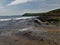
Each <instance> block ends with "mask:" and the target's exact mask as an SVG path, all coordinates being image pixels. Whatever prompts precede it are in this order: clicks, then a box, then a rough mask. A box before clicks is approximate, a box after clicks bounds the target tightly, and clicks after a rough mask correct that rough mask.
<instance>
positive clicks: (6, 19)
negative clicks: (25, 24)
mask: <svg viewBox="0 0 60 45" xmlns="http://www.w3.org/2000/svg"><path fill="white" fill-rule="evenodd" d="M29 18H34V17H20V18H8V19H0V21H9V20H20V19H29Z"/></svg>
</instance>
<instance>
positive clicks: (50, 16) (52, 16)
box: [23, 9, 60, 26]
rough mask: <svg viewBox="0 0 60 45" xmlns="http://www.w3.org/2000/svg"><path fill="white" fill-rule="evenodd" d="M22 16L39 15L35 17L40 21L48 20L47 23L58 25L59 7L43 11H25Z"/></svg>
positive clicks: (59, 19) (59, 18)
mask: <svg viewBox="0 0 60 45" xmlns="http://www.w3.org/2000/svg"><path fill="white" fill-rule="evenodd" d="M23 16H39V17H37V18H38V19H40V20H41V21H42V22H48V24H53V25H57V26H58V25H60V9H55V10H52V11H48V12H44V13H25V14H24V15H23Z"/></svg>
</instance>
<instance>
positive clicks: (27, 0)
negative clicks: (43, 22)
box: [0, 0, 60, 16]
mask: <svg viewBox="0 0 60 45" xmlns="http://www.w3.org/2000/svg"><path fill="white" fill-rule="evenodd" d="M57 8H60V0H0V16H1V15H2V16H5V15H21V14H24V13H29V12H30V13H39V12H46V11H50V10H52V9H57Z"/></svg>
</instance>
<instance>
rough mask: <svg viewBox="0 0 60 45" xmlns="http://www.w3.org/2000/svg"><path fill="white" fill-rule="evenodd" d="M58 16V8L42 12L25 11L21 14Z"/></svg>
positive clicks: (59, 11) (59, 14)
mask: <svg viewBox="0 0 60 45" xmlns="http://www.w3.org/2000/svg"><path fill="white" fill-rule="evenodd" d="M42 15H43V16H60V9H55V10H52V11H49V12H44V13H25V14H24V15H23V16H42Z"/></svg>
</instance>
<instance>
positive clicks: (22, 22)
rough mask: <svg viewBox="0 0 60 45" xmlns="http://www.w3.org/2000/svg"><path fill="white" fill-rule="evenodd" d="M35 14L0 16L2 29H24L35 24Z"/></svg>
mask: <svg viewBox="0 0 60 45" xmlns="http://www.w3.org/2000/svg"><path fill="white" fill-rule="evenodd" d="M34 18H36V17H35V16H0V30H12V29H24V28H28V27H31V26H32V25H33V21H32V19H34Z"/></svg>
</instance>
